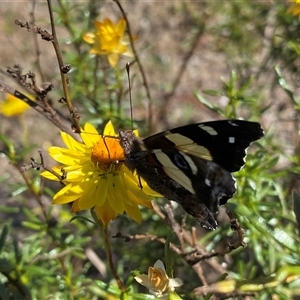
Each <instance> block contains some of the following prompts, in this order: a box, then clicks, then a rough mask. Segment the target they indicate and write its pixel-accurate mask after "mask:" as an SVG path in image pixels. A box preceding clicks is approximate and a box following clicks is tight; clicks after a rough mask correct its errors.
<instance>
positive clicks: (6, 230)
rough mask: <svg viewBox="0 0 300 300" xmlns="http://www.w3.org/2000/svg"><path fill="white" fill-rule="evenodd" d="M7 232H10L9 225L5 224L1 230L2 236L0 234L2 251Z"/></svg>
mask: <svg viewBox="0 0 300 300" xmlns="http://www.w3.org/2000/svg"><path fill="white" fill-rule="evenodd" d="M7 234H8V227H7V225H4V227H3V230H2V232H1V236H0V252H1V251H2V249H3V247H4V244H5V241H6V237H7Z"/></svg>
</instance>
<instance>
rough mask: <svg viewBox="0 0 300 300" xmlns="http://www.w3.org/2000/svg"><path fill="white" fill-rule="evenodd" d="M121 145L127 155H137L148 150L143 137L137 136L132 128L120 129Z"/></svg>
mask: <svg viewBox="0 0 300 300" xmlns="http://www.w3.org/2000/svg"><path fill="white" fill-rule="evenodd" d="M119 139H120V145H121V147H122V148H123V150H124V154H125V156H127V157H131V156H134V155H136V154H137V153H139V152H141V151H144V150H146V149H145V146H144V143H143V141H142V139H141V138H139V137H137V136H136V135H135V134H134V132H133V131H132V130H119Z"/></svg>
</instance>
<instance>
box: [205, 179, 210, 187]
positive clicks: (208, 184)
mask: <svg viewBox="0 0 300 300" xmlns="http://www.w3.org/2000/svg"><path fill="white" fill-rule="evenodd" d="M204 182H205V184H206V185H207V186H210V185H211V183H210V180H209V179H207V178H205V180H204Z"/></svg>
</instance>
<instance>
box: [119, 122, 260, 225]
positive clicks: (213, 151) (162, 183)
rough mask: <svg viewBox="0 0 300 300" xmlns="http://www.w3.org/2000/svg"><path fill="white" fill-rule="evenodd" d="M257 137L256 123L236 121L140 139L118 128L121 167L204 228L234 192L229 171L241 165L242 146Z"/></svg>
mask: <svg viewBox="0 0 300 300" xmlns="http://www.w3.org/2000/svg"><path fill="white" fill-rule="evenodd" d="M262 136H263V130H262V128H261V126H260V124H258V123H255V122H248V121H242V120H224V121H212V122H205V123H198V124H192V125H187V126H183V127H178V128H174V129H171V130H169V131H164V132H161V133H158V134H155V135H153V136H150V137H148V138H145V139H144V140H142V139H140V138H138V137H136V136H135V135H134V134H133V132H132V131H120V132H119V137H120V144H121V146H122V148H123V149H124V154H125V164H126V166H127V167H128V168H129V169H131V170H132V171H134V170H135V171H136V172H137V174H138V175H139V176H141V177H142V178H143V179H144V180H145V181H146V182H147V183H148V185H149V186H150V187H151V188H152V189H153V190H155V191H156V192H158V193H160V194H162V195H164V196H165V197H166V198H168V199H170V200H175V201H177V202H178V203H179V204H180V205H181V206H182V207H183V208H184V210H185V211H186V212H187V213H189V214H191V215H192V216H194V217H195V218H196V219H197V220H198V222H199V223H200V224H201V225H202V226H204V227H207V228H210V229H215V228H216V227H217V223H216V221H215V219H214V216H213V214H214V213H216V212H217V210H218V207H219V205H222V204H225V203H226V202H227V200H228V199H230V198H231V197H232V196H233V194H234V193H235V190H236V188H235V180H234V178H233V177H232V175H231V174H230V172H234V171H238V170H239V169H240V168H241V167H242V166H243V165H244V163H245V161H244V158H245V156H246V148H247V147H248V146H249V145H250V144H251V142H253V141H255V140H257V139H259V138H261V137H262Z"/></svg>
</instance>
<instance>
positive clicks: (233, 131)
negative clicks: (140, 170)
mask: <svg viewBox="0 0 300 300" xmlns="http://www.w3.org/2000/svg"><path fill="white" fill-rule="evenodd" d="M263 135H264V132H263V129H262V128H261V126H260V124H259V123H256V122H249V121H243V120H221V121H211V122H204V123H198V124H191V125H186V126H182V127H178V128H174V129H171V130H169V131H165V132H161V133H158V134H155V135H152V136H150V137H148V138H145V139H144V140H143V142H144V144H145V146H146V147H147V148H148V149H164V148H177V149H178V150H179V151H182V152H184V153H187V154H189V155H192V156H196V157H200V158H202V159H206V160H209V161H214V162H215V163H216V164H218V165H220V166H221V167H223V168H224V169H225V170H227V171H229V172H235V171H238V170H240V168H241V167H242V166H243V165H244V164H245V161H244V158H245V156H246V149H247V148H248V147H249V145H250V144H251V143H252V142H254V141H256V140H258V139H259V138H261V137H262V136H263Z"/></svg>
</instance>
